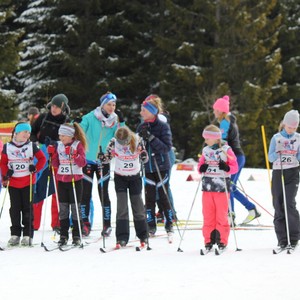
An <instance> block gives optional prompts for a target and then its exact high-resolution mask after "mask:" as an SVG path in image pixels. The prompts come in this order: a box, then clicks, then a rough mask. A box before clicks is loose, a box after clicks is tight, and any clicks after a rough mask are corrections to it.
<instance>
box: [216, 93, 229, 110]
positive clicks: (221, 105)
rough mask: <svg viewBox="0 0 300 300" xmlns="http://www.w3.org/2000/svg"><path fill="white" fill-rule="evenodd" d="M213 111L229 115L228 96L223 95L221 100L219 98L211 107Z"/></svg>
mask: <svg viewBox="0 0 300 300" xmlns="http://www.w3.org/2000/svg"><path fill="white" fill-rule="evenodd" d="M213 109H215V110H219V111H221V112H224V113H226V114H228V113H229V96H227V95H225V96H223V98H219V99H217V100H216V102H215V103H214V105H213Z"/></svg>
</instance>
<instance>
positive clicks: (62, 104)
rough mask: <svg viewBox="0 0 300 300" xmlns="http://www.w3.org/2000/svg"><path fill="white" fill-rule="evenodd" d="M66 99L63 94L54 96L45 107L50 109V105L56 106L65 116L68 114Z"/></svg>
mask: <svg viewBox="0 0 300 300" xmlns="http://www.w3.org/2000/svg"><path fill="white" fill-rule="evenodd" d="M68 102H69V100H68V98H67V96H66V95H65V94H58V95H55V96H54V97H53V98H52V99H51V102H50V103H49V104H48V105H47V108H48V109H50V107H51V105H56V106H57V107H59V108H60V109H61V110H62V111H63V112H65V111H66V112H67V114H69V113H70V107H69V106H68Z"/></svg>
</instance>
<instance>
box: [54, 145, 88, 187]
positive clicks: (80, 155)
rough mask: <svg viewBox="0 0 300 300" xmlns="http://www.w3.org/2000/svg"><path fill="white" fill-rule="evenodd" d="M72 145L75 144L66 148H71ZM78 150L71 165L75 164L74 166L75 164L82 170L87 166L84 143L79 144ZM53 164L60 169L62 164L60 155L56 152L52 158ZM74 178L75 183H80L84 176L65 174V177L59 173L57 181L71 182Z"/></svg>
mask: <svg viewBox="0 0 300 300" xmlns="http://www.w3.org/2000/svg"><path fill="white" fill-rule="evenodd" d="M72 144H73V143H70V144H69V145H66V146H71V145H72ZM76 150H77V155H76V157H74V159H72V162H71V163H73V164H74V163H75V164H76V165H77V166H78V167H80V168H82V167H84V166H85V165H86V159H85V151H84V148H83V145H82V143H80V142H79V143H78V145H77V147H76ZM63 152H64V151H63ZM52 164H53V166H54V167H56V168H58V167H59V164H60V162H59V155H58V152H57V151H55V153H54V154H53V156H52ZM73 176H74V181H78V180H80V179H82V178H83V175H80V174H74V175H72V174H71V175H70V174H64V175H62V174H59V172H58V173H57V174H56V179H57V181H61V182H71V181H72V178H73Z"/></svg>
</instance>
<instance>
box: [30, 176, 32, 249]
mask: <svg viewBox="0 0 300 300" xmlns="http://www.w3.org/2000/svg"><path fill="white" fill-rule="evenodd" d="M29 180H30V183H29V246H31V245H32V244H31V236H32V232H31V231H32V220H31V219H32V173H31V172H30V175H29Z"/></svg>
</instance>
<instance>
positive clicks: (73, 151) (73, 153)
mask: <svg viewBox="0 0 300 300" xmlns="http://www.w3.org/2000/svg"><path fill="white" fill-rule="evenodd" d="M65 153H66V154H67V155H69V156H70V157H71V158H74V157H76V155H77V149H74V148H73V147H70V146H66V147H65Z"/></svg>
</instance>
